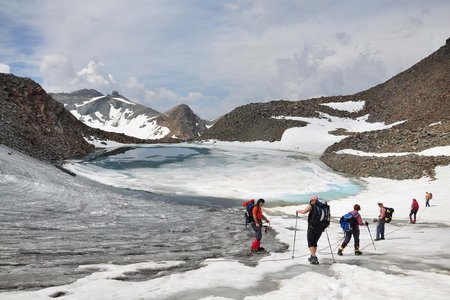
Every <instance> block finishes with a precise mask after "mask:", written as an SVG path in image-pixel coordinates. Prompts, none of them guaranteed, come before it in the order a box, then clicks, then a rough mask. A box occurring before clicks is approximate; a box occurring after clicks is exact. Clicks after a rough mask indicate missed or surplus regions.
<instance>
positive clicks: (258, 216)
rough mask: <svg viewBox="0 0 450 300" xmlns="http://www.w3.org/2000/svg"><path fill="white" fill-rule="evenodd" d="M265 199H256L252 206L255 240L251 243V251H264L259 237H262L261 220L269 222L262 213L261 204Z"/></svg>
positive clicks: (262, 204)
mask: <svg viewBox="0 0 450 300" xmlns="http://www.w3.org/2000/svg"><path fill="white" fill-rule="evenodd" d="M265 202H266V201H265V200H264V199H262V198H261V199H258V201H257V202H256V205H255V206H254V207H253V211H252V213H253V223H252V227H253V230H254V231H255V240H254V241H253V243H252V247H251V250H252V252H258V251H264V248H263V247H261V239H262V227H263V225H262V220H265V221H266V222H267V223H269V224H270V221H269V219H267V218H266V216H264V214H263V210H262V208H263V206H264V203H265Z"/></svg>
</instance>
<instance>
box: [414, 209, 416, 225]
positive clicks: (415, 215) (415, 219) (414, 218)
mask: <svg viewBox="0 0 450 300" xmlns="http://www.w3.org/2000/svg"><path fill="white" fill-rule="evenodd" d="M416 216H417V210H416V211H414V223H416Z"/></svg>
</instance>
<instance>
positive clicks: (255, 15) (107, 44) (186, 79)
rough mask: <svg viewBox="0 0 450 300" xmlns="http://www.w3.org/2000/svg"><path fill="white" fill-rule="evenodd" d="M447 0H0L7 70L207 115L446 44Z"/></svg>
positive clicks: (335, 82) (341, 79)
mask: <svg viewBox="0 0 450 300" xmlns="http://www.w3.org/2000/svg"><path fill="white" fill-rule="evenodd" d="M449 15H450V1H414V0H405V1H376V0H372V1H365V0H355V1H325V0H321V1H288V0H283V1H275V0H274V1H265V0H259V1H225V0H222V1H200V0H199V1H190V0H186V1H181V0H179V1H152V0H150V1H138V0H127V1H122V0H120V1H119V0H108V1H104V0H98V1H86V0H77V1H69V0H65V1H39V0H35V1H20V0H19V1H8V0H0V72H9V73H13V74H16V75H19V76H26V77H31V78H33V79H34V80H36V81H38V82H39V83H40V84H41V85H42V86H43V87H44V88H45V89H46V90H47V91H48V92H71V91H74V90H77V89H82V88H94V89H97V90H99V91H100V92H102V93H105V94H107V93H111V91H112V90H117V91H119V93H121V94H122V95H124V96H126V97H128V98H129V99H131V100H134V101H136V102H139V103H141V104H144V105H146V106H149V107H151V108H153V109H156V110H159V111H161V112H163V111H166V110H168V109H169V108H171V107H172V106H174V105H177V104H180V103H185V104H188V105H189V106H190V107H191V108H192V109H193V110H194V111H195V112H196V113H197V114H199V115H200V116H201V117H203V118H215V117H218V116H220V115H223V114H225V113H227V112H229V111H231V110H232V109H233V108H235V107H237V106H240V105H243V104H246V103H250V102H262V101H269V100H276V99H289V100H299V99H307V98H311V97H316V96H327V95H339V94H351V93H354V92H358V91H360V90H364V89H366V88H369V87H372V86H374V85H376V84H379V83H381V82H383V81H385V80H387V79H389V78H390V77H392V76H394V75H395V74H397V73H399V72H401V71H403V70H405V69H407V68H409V67H410V66H412V65H413V64H415V63H416V62H418V61H419V60H421V59H422V58H424V57H426V56H427V55H429V54H430V53H432V52H434V51H435V50H437V49H438V48H439V47H441V46H443V45H444V44H445V40H446V39H447V38H449V36H450V32H449V31H448V28H450V18H449V17H448V16H449Z"/></svg>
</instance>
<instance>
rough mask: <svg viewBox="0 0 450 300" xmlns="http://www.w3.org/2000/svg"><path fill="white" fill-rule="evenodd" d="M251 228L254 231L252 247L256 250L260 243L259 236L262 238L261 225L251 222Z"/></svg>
mask: <svg viewBox="0 0 450 300" xmlns="http://www.w3.org/2000/svg"><path fill="white" fill-rule="evenodd" d="M252 227H253V230H254V231H255V240H254V241H253V243H252V249H253V250H258V249H259V247H260V245H261V238H262V230H261V226H259V227H257V226H256V225H255V223H252Z"/></svg>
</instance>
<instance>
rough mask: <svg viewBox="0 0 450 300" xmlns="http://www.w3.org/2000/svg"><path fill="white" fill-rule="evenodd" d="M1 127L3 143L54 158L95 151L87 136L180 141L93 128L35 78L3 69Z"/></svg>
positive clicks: (0, 78)
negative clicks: (6, 71)
mask: <svg viewBox="0 0 450 300" xmlns="http://www.w3.org/2000/svg"><path fill="white" fill-rule="evenodd" d="M0 128H1V130H0V143H2V144H4V145H6V146H8V147H10V148H13V149H16V150H18V151H21V152H23V153H25V154H28V155H30V156H33V157H36V158H39V159H42V160H47V161H52V162H56V161H59V160H63V159H67V158H74V157H79V156H82V155H85V154H87V153H89V152H90V151H92V150H93V149H94V146H92V145H91V144H89V143H87V142H86V140H85V139H84V138H87V139H91V138H95V139H100V140H112V141H116V142H120V143H133V144H142V143H145V144H154V143H167V142H173V143H176V142H178V141H177V140H173V139H171V138H165V139H161V140H142V139H138V138H133V137H129V136H126V135H124V134H119V133H114V132H105V131H102V130H99V129H95V128H91V127H89V126H87V125H85V124H83V123H82V122H80V121H78V120H77V119H76V118H75V117H74V116H73V115H72V114H71V113H70V112H69V111H67V110H66V109H64V106H63V104H61V103H59V102H57V101H56V100H54V99H53V98H52V97H51V96H50V95H48V94H47V93H46V92H45V91H44V90H43V89H42V87H41V86H40V85H39V84H37V83H36V82H34V81H33V80H31V79H28V78H21V77H17V76H14V75H12V74H2V73H0Z"/></svg>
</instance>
